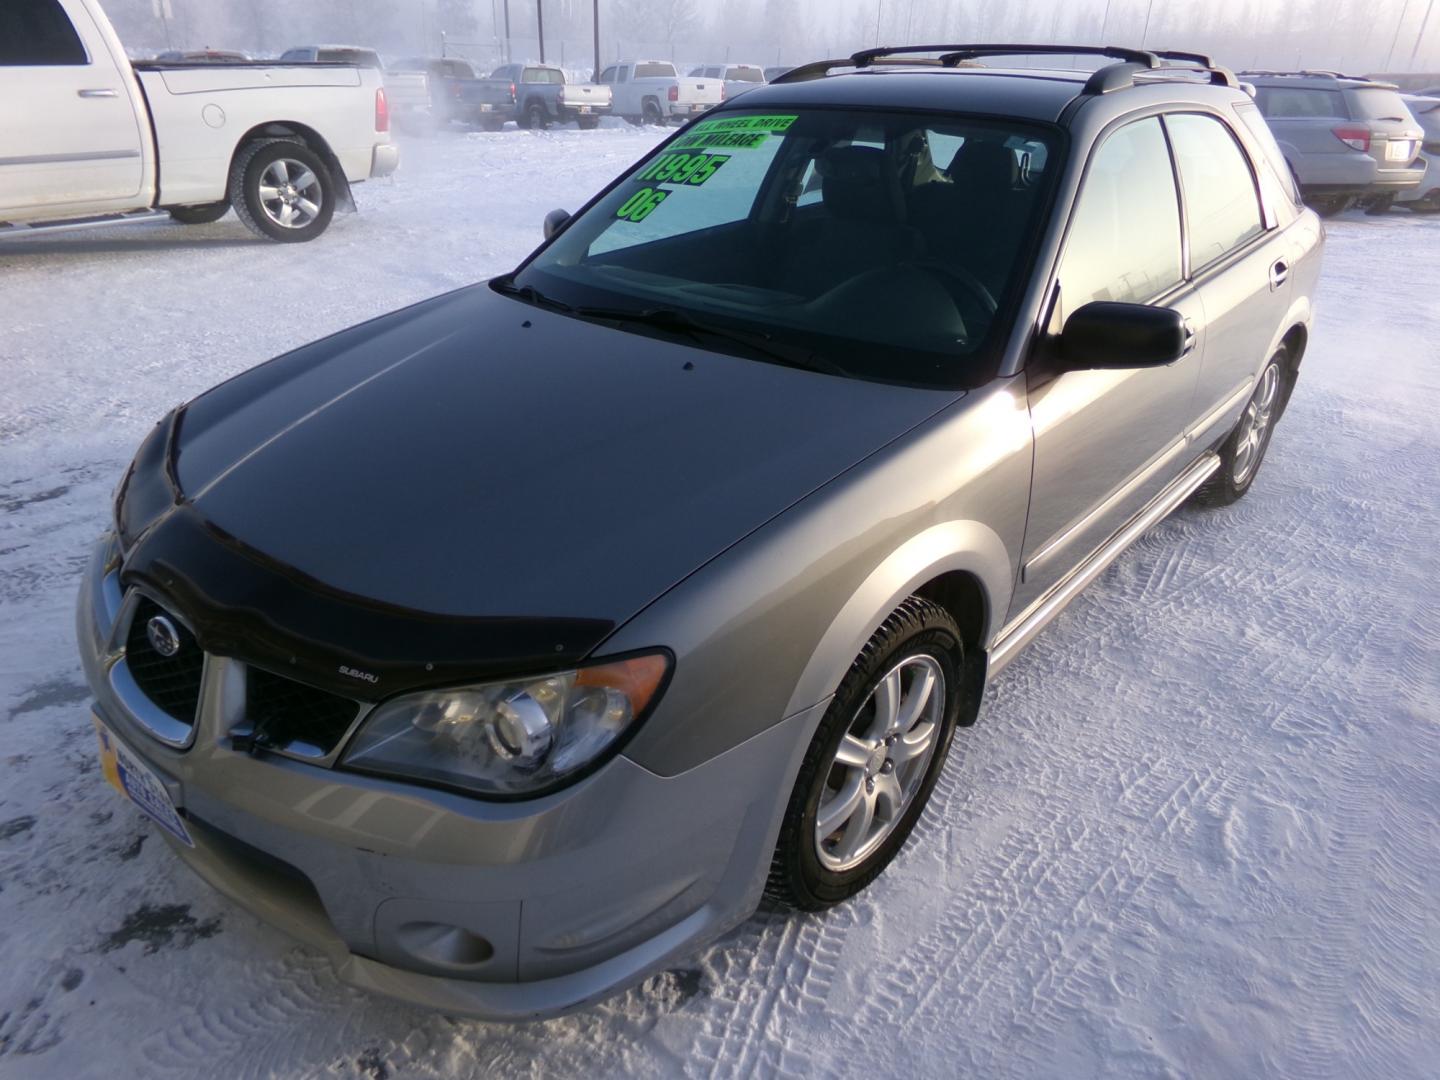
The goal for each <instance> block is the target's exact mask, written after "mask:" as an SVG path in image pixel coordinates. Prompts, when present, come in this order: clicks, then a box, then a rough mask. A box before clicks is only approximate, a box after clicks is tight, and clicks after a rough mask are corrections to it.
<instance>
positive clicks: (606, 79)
mask: <svg viewBox="0 0 1440 1080" xmlns="http://www.w3.org/2000/svg"><path fill="white" fill-rule="evenodd" d="M595 81H596V82H601V83H613V82H614V81H615V69H614V68H613V67H608V68H606V69H605V70H604V71H602V72H601V73H600V77H599V78H598V79H596V80H595Z"/></svg>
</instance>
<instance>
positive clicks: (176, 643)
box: [145, 615, 180, 658]
mask: <svg viewBox="0 0 1440 1080" xmlns="http://www.w3.org/2000/svg"><path fill="white" fill-rule="evenodd" d="M145 637H146V639H148V640H149V642H150V647H151V648H152V649H154V650H155V651H156V652H157V653H159V654H160V655H161V656H164V657H166V658H169V657H171V656H174V655H175V654H176V653H178V652H179V651H180V631H178V630H176V629H175V624H174V623H172V622H171V621H170V620H169V619H167V618H166V617H165V616H164V615H156V616H154V617H153V618H152V619H151V620H150V621H149V622H148V623H146V624H145Z"/></svg>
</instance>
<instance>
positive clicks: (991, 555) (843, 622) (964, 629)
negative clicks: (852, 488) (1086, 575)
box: [786, 521, 1014, 724]
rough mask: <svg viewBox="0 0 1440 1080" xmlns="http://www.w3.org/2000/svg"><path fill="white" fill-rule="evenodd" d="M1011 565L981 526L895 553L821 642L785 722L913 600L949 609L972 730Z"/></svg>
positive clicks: (827, 687) (942, 530) (934, 530)
mask: <svg viewBox="0 0 1440 1080" xmlns="http://www.w3.org/2000/svg"><path fill="white" fill-rule="evenodd" d="M1013 584H1014V566H1013V563H1012V559H1011V555H1010V553H1009V552H1008V551H1007V550H1006V548H1005V545H1004V543H1003V542H1002V541H1001V539H1000V537H999V535H997V534H996V533H995V531H994V530H993V529H991V528H990V527H989V526H987V525H984V524H982V523H980V522H977V521H948V522H943V523H941V524H938V525H933V526H931V527H930V528H929V529H926V530H925V531H924V532H922V533H919V534H918V535H916V536H914V537H912V538H911V539H910V540H908V541H907V542H906V543H904V544H902V545H901V546H900V547H899V548H897V549H896V550H895V551H894V552H892V553H891V555H890V556H889V557H888V558H886V559H885V560H884V562H882V563H881V564H880V565H879V566H877V567H876V568H875V570H874V571H873V572H872V573H871V574H870V575H869V576H868V577H867V578H866V579H865V581H864V582H863V583H862V584H861V585H860V587H859V588H858V589H857V590H855V592H854V593H853V594H852V595H851V596H850V598H849V599H848V600H847V601H846V602H845V604H844V605H843V606H842V607H841V609H840V611H839V612H838V613H837V614H836V616H835V618H834V619H833V620H832V621H831V623H830V625H829V627H827V629H826V631H825V633H824V634H823V635H822V636H821V638H820V642H819V644H818V645H817V646H816V647H815V650H814V652H813V653H812V654H811V657H810V660H809V662H808V663H807V664H806V665H805V668H804V670H803V672H802V673H801V676H800V679H799V681H798V682H797V683H796V686H795V689H794V691H793V693H792V695H791V699H790V703H789V707H788V708H787V709H786V715H790V714H791V713H794V712H798V711H800V710H801V709H803V708H804V707H806V706H807V705H810V704H813V703H814V702H816V701H819V700H822V699H823V698H825V697H827V696H829V695H830V694H832V693H834V691H835V688H836V687H837V686H839V685H840V682H841V680H843V679H844V677H845V673H846V672H847V671H849V670H850V666H851V664H853V663H854V661H855V657H857V656H859V655H860V652H861V650H862V649H863V648H864V647H865V643H866V642H867V641H869V640H870V638H871V637H873V636H874V634H875V632H876V630H878V629H879V628H880V625H881V624H882V623H883V622H884V621H885V620H886V619H887V618H889V617H890V615H891V614H892V613H893V612H894V611H895V609H896V608H898V607H899V606H900V604H901V603H902V602H903V601H904V600H905V598H906V597H908V596H912V595H917V594H918V595H920V596H924V597H925V598H927V599H929V600H932V601H934V602H935V603H937V604H940V605H941V606H942V607H944V608H945V609H946V610H947V611H948V612H949V613H950V615H951V617H953V618H954V619H955V622H956V624H957V625H958V626H959V627H960V632H961V636H962V639H963V641H962V643H963V644H964V646H965V675H966V682H967V695H966V697H967V700H966V702H965V705H964V707H963V711H962V714H961V723H962V724H970V723H973V722H974V720H975V718H976V716H977V715H978V711H979V700H980V694H981V692H983V689H984V678H985V668H986V661H987V656H986V651H987V646H988V645H989V643H990V641H991V640H992V639H993V638H994V636H995V634H996V633H997V632H998V630H999V620H1000V619H1001V618H1003V616H1004V615H1005V613H1006V611H1007V610H1008V608H1009V604H1010V593H1011V591H1012V589H1013Z"/></svg>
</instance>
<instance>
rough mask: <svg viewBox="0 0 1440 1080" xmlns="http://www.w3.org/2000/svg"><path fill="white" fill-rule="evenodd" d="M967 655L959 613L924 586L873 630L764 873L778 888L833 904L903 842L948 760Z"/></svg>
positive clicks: (772, 889) (808, 906) (772, 891)
mask: <svg viewBox="0 0 1440 1080" xmlns="http://www.w3.org/2000/svg"><path fill="white" fill-rule="evenodd" d="M963 656H964V649H963V646H962V644H961V637H960V630H959V628H958V627H957V626H956V625H955V620H954V619H953V618H951V616H950V614H949V612H947V611H946V610H945V609H944V608H942V607H940V606H939V605H938V604H935V603H932V602H931V601H929V600H924V599H921V598H920V597H915V596H912V597H911V598H910V599H908V600H906V601H905V603H903V604H902V605H900V607H899V608H898V609H897V610H896V611H895V613H894V614H892V615H891V616H890V617H889V618H888V619H886V620H885V622H884V624H883V625H882V626H881V627H880V629H879V630H877V631H876V632H875V636H874V637H872V638H871V639H870V642H869V644H867V645H866V646H865V649H864V651H863V652H861V654H860V656H859V657H858V658H857V659H856V661H855V663H854V664H853V665H852V666H851V668H850V671H849V673H848V674H847V675H846V676H845V679H844V681H843V682H841V684H840V689H839V690H838V691H836V694H835V698H834V700H833V701H832V702H831V703H830V708H829V709H828V710H827V711H826V713H825V717H824V719H823V720H821V721H820V728H819V730H818V731H817V732H816V733H815V738H814V740H813V741H812V742H811V744H810V748H809V750H807V751H806V753H805V760H804V762H803V763H802V764H801V766H800V773H799V776H798V777H797V778H796V781H795V788H794V791H793V792H792V793H791V795H790V801H789V804H788V805H787V807H786V810H785V818H784V821H783V822H782V824H781V827H780V839H779V842H778V843H777V844H776V848H775V856H774V859H773V860H772V862H771V865H770V876H769V878H768V880H767V881H766V885H765V891H766V895H767V896H769V897H770V899H771V900H773V901H775V902H776V903H779V904H781V905H783V906H786V907H791V908H796V909H799V910H802V911H819V910H821V909H823V908H827V907H831V906H833V905H835V904H838V903H840V902H841V901H843V900H847V899H849V898H850V897H852V896H854V895H855V894H856V893H858V892H859V891H860V890H861V889H863V888H865V886H867V885H869V884H870V882H872V881H874V880H875V878H877V877H878V876H879V875H880V873H881V871H883V870H884V869H885V867H886V866H888V865H889V863H890V861H891V860H892V859H894V858H895V856H896V855H897V854H898V853H899V851H900V848H901V847H902V846H903V845H904V843H905V840H906V838H907V837H908V836H909V835H910V831H911V830H912V829H913V828H914V827H915V822H916V821H917V820H918V819H919V817H920V812H921V811H922V810H923V809H924V808H925V803H926V802H927V801H928V800H929V798H930V792H931V789H932V788H933V787H934V786H935V780H936V778H937V777H938V776H939V775H940V769H941V767H942V766H943V765H944V763H945V754H946V751H947V750H948V749H949V747H950V739H951V736H952V735H953V734H954V732H955V724H956V719H957V717H958V716H959V706H960V699H961V695H962V689H961V688H962V683H961V679H960V671H961V669H962V661H963Z"/></svg>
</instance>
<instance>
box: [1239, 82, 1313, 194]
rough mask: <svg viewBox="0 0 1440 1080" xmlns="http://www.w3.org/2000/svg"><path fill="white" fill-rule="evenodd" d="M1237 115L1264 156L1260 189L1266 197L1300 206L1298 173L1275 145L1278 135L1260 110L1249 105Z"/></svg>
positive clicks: (1242, 108) (1277, 144) (1245, 105)
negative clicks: (1285, 200)
mask: <svg viewBox="0 0 1440 1080" xmlns="http://www.w3.org/2000/svg"><path fill="white" fill-rule="evenodd" d="M1235 115H1236V116H1238V117H1239V118H1240V122H1241V123H1242V124H1244V125H1245V128H1246V130H1248V131H1249V132H1250V134H1251V135H1252V136H1254V139H1255V142H1256V144H1257V145H1258V146H1259V147H1260V150H1261V153H1263V154H1264V157H1265V165H1264V168H1263V169H1261V172H1260V187H1261V189H1262V190H1263V191H1264V192H1265V197H1266V198H1267V199H1272V198H1276V199H1288V200H1289V201H1290V202H1291V203H1293V204H1294V205H1296V206H1299V205H1300V189H1299V187H1297V186H1296V184H1295V173H1294V172H1293V171H1291V169H1290V163H1289V162H1288V161H1286V160H1285V152H1284V151H1283V150H1281V149H1280V144H1279V143H1277V142H1276V141H1275V133H1274V132H1273V131H1271V130H1270V125H1269V124H1267V123H1266V122H1265V117H1263V116H1261V115H1260V110H1259V109H1257V108H1256V107H1255V106H1254V105H1251V104H1248V103H1245V104H1240V105H1236V106H1235ZM1272 205H1273V204H1272Z"/></svg>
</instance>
